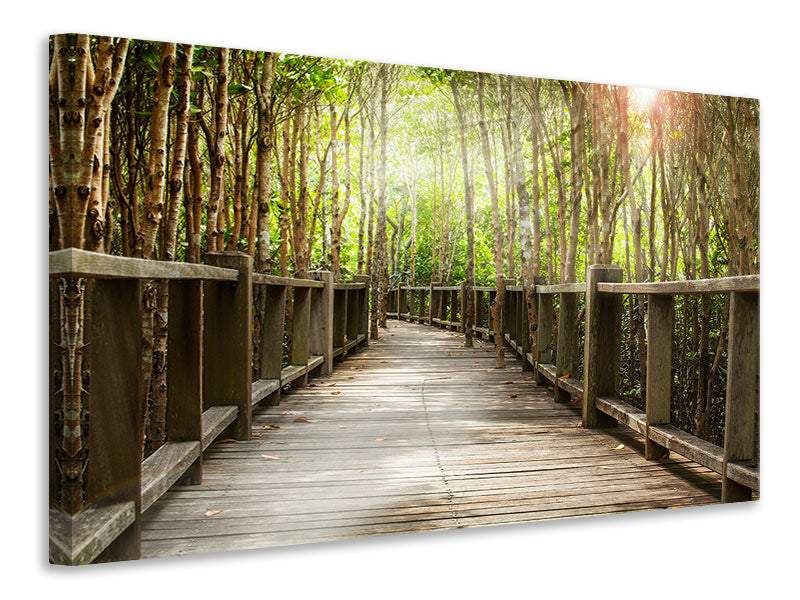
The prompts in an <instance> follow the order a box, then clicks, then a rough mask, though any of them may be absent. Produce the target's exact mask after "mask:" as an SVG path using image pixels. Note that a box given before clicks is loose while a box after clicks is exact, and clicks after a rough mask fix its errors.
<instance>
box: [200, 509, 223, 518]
mask: <svg viewBox="0 0 800 600" xmlns="http://www.w3.org/2000/svg"><path fill="white" fill-rule="evenodd" d="M221 512H222V511H221V510H207V511H206V512H204V513H203V516H204V517H213V516H214V515H218V514H219V513H221Z"/></svg>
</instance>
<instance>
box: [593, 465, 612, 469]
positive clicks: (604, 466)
mask: <svg viewBox="0 0 800 600" xmlns="http://www.w3.org/2000/svg"><path fill="white" fill-rule="evenodd" d="M597 468H598V469H613V468H614V467H609V466H606V465H602V466H599V467H597Z"/></svg>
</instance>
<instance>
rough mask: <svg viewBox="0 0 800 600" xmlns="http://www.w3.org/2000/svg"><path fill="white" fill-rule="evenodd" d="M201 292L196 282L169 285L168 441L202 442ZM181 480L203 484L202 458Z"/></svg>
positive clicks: (178, 281)
mask: <svg viewBox="0 0 800 600" xmlns="http://www.w3.org/2000/svg"><path fill="white" fill-rule="evenodd" d="M202 291H203V288H202V282H201V281H199V280H178V279H175V280H172V281H170V282H169V321H168V323H167V348H169V350H170V352H169V360H168V361H167V414H166V430H167V439H168V441H170V442H189V441H202V439H203V293H202ZM183 479H184V481H185V482H186V483H191V484H199V483H201V482H202V479H203V457H202V455H201V456H200V457H199V458H198V459H197V460H196V461H195V462H194V464H193V465H192V466H190V467H189V469H188V470H187V471H186V474H185V476H184V478H183Z"/></svg>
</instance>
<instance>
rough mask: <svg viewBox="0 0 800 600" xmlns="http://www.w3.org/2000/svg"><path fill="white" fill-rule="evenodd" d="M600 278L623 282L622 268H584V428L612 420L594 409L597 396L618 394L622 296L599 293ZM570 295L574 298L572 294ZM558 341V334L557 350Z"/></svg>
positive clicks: (603, 280) (597, 425) (605, 280)
mask: <svg viewBox="0 0 800 600" xmlns="http://www.w3.org/2000/svg"><path fill="white" fill-rule="evenodd" d="M601 281H602V282H610V283H620V282H622V269H621V268H620V267H617V266H615V265H590V266H589V267H587V269H586V336H585V338H584V355H583V356H584V358H583V426H584V427H586V428H591V427H601V426H604V425H606V424H609V425H610V424H612V423H613V420H612V419H611V418H610V417H607V416H606V415H605V414H604V413H601V412H600V411H598V410H597V407H596V405H595V399H596V398H597V396H613V397H618V396H619V378H620V373H619V363H620V349H621V344H622V339H621V335H620V325H621V323H622V296H621V295H619V294H600V293H598V291H597V284H598V283H599V282H601ZM564 295H565V294H562V297H563V296H564ZM572 296H573V298H574V294H573V295H572ZM560 342H561V338H560V337H559V349H558V351H559V353H560V352H561V343H560ZM556 389H558V387H556Z"/></svg>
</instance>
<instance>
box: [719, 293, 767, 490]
mask: <svg viewBox="0 0 800 600" xmlns="http://www.w3.org/2000/svg"><path fill="white" fill-rule="evenodd" d="M729 327H730V333H729V336H728V382H727V389H726V394H725V448H724V453H723V465H722V501H723V502H741V501H746V500H752V499H753V494H752V491H751V490H750V488H747V487H745V486H743V485H740V484H738V483H736V482H735V481H732V480H730V479H728V477H727V472H728V463H730V462H736V461H741V460H749V459H752V458H754V443H755V434H756V423H755V412H756V409H757V404H756V403H757V399H758V361H759V339H758V338H759V295H758V293H753V292H731V297H730V325H729Z"/></svg>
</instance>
